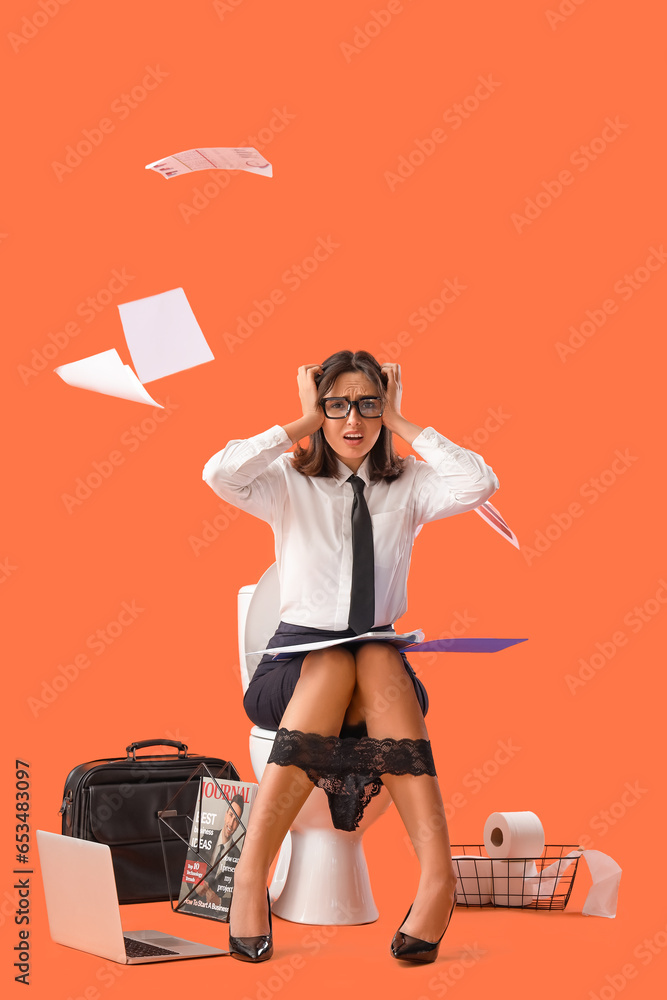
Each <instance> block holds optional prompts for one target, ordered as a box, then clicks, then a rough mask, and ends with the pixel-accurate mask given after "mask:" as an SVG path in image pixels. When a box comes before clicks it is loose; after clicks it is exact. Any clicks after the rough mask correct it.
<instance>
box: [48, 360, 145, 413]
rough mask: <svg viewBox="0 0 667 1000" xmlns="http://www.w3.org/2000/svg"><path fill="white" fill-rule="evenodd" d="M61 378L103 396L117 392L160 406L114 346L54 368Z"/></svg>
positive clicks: (120, 395)
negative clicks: (125, 363)
mask: <svg viewBox="0 0 667 1000" xmlns="http://www.w3.org/2000/svg"><path fill="white" fill-rule="evenodd" d="M53 370H54V372H55V373H56V375H59V376H60V378H61V379H62V380H63V382H67V384H68V385H72V386H75V387H76V388H77V389H90V390H91V391H92V392H100V393H102V394H103V395H104V396H118V397H119V398H120V399H130V400H132V401H133V402H135V403H146V404H147V405H148V406H159V407H160V409H161V410H163V409H164V406H162V404H161V403H156V402H155V400H154V399H153V397H152V396H150V395H149V394H148V392H147V390H146V389H144V387H143V385H142V384H141V382H140V381H139V379H138V378H137V376H136V375H135V374H134V372H133V371H132V369H131V368H130V366H129V365H124V364H123V362H122V361H121V358H120V355H119V353H118V351H117V350H116V348H115V347H114V348H112V349H111V350H110V351H101V352H100V354H92V355H91V356H90V357H89V358H81V360H80V361H70V363H69V364H66V365H59V366H58V367H57V368H54V369H53Z"/></svg>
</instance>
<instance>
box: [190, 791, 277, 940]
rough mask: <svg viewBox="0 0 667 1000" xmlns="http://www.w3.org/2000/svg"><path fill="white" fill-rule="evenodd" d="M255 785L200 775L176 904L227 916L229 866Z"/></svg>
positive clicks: (231, 882)
mask: <svg viewBox="0 0 667 1000" xmlns="http://www.w3.org/2000/svg"><path fill="white" fill-rule="evenodd" d="M258 787H259V786H258V785H256V784H254V783H252V782H247V781H232V780H231V779H230V778H213V777H209V776H203V777H202V778H201V779H200V784H199V791H198V793H197V804H196V806H195V812H194V817H193V822H192V830H191V831H190V842H189V845H188V853H187V856H186V860H185V868H184V869H183V879H182V882H181V889H180V892H179V896H178V905H177V907H176V909H177V910H178V911H179V913H189V914H191V915H192V916H196V917H209V918H210V919H212V920H221V921H223V923H228V922H229V907H230V904H231V901H232V892H233V889H234V869H235V868H236V863H237V861H238V859H239V857H240V856H241V849H242V847H243V841H244V838H245V833H246V828H247V825H248V818H249V816H250V812H251V810H252V804H253V802H254V800H255V796H256V794H257V789H258Z"/></svg>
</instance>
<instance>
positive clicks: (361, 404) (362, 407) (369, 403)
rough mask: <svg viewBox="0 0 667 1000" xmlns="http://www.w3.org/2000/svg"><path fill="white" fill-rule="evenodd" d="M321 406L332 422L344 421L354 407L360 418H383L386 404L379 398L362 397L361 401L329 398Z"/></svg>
mask: <svg viewBox="0 0 667 1000" xmlns="http://www.w3.org/2000/svg"><path fill="white" fill-rule="evenodd" d="M320 406H321V407H322V409H323V410H324V415H325V417H329V419H330V420H344V418H345V417H346V416H347V415H348V413H349V412H350V410H351V409H352V407H353V406H356V408H357V413H358V414H359V416H360V417H381V416H382V413H383V410H384V403H383V401H382V400H381V399H380V397H379V396H362V397H361V399H348V398H347V396H328V397H327V398H326V399H323V400H322V401H321V403H320Z"/></svg>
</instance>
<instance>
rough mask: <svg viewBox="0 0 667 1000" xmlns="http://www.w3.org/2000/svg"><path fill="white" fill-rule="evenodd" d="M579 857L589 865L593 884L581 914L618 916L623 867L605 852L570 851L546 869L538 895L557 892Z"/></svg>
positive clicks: (538, 887)
mask: <svg viewBox="0 0 667 1000" xmlns="http://www.w3.org/2000/svg"><path fill="white" fill-rule="evenodd" d="M576 857H583V859H584V861H585V862H586V864H587V865H588V871H589V873H590V876H591V879H592V880H593V885H592V886H591V888H590V889H589V890H588V895H587V896H586V902H585V903H584V905H583V907H582V910H581V912H582V913H584V914H585V915H586V916H587V917H615V916H616V908H617V905H618V889H619V886H620V884H621V875H622V874H623V870H622V868H621V867H620V866H619V865H617V864H616V862H615V861H614V859H613V858H610V857H609V855H608V854H603V853H602V851H593V850H586V851H584V850H582V849H581V848H578V849H577V850H575V851H570V853H569V854H566V855H565V856H564V857H562V858H560V859H559V860H558V861H554V863H553V864H551V865H549V866H548V867H547V868H543V869H542V872H541V876H542V877H541V878H540V879H538V880H537V884H535V886H534V894H535V895H536V896H538V898H541V897H542V896H551V895H552V894H553V893H554V892H555V889H556V886H557V884H558V881H559V879H561V878H562V877H563V875H564V874H565V872H566V871H567V869H568V868H569V867H570V865H571V864H572V861H573V859H574V858H576Z"/></svg>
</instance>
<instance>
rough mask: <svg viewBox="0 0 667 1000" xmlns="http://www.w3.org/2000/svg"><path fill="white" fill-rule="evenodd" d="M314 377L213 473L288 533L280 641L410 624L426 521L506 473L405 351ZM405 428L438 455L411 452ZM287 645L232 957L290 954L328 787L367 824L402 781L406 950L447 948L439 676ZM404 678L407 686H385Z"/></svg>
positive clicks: (455, 509) (262, 717)
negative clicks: (305, 867) (279, 879)
mask: <svg viewBox="0 0 667 1000" xmlns="http://www.w3.org/2000/svg"><path fill="white" fill-rule="evenodd" d="M297 381H298V388H299V396H300V399H301V407H302V411H303V415H302V416H301V417H300V418H299V419H298V420H295V421H293V422H291V423H287V424H284V425H282V426H281V425H279V424H276V425H274V426H273V427H271V428H270V429H269V430H267V431H265V432H264V433H262V434H258V435H256V436H255V437H251V438H247V439H245V440H233V441H230V442H229V443H228V444H227V445H226V447H225V448H223V450H222V451H220V452H218V453H217V454H216V455H214V456H213V457H212V458H211V459H210V460H209V461H208V462H207V464H206V466H205V468H204V473H203V478H204V480H205V481H206V482H207V483H208V484H209V486H211V488H212V489H213V490H214V491H215V492H216V493H217V495H218V496H220V497H222V498H223V499H224V500H227V501H228V502H229V503H231V504H233V505H234V506H236V507H240V508H242V509H243V510H246V511H248V512H249V513H251V514H254V515H255V516H256V517H259V518H261V519H262V520H264V521H267V522H268V523H269V524H270V525H271V527H272V529H273V531H274V535H275V543H276V562H277V568H278V576H279V581H280V598H281V606H280V617H281V621H280V625H279V626H278V629H277V630H276V632H275V634H274V636H273V638H272V639H271V640H270V642H269V643H268V646H269V647H271V648H273V647H279V646H292V645H296V644H297V643H307V642H313V641H317V640H329V639H340V638H347V637H350V638H351V639H354V637H355V636H358V635H362V634H364V633H366V632H368V631H378V632H380V631H381V632H386V631H390V632H391V631H393V630H394V629H393V623H394V622H395V621H396V620H397V619H398V618H400V617H401V616H402V615H403V614H404V613H405V611H406V609H407V578H408V570H409V566H410V556H411V552H412V545H413V543H414V539H415V536H416V534H417V533H418V532H419V530H420V528H421V525H423V524H425V523H427V522H429V521H436V520H439V519H441V518H444V517H450V516H452V515H453V514H458V513H461V512H463V511H467V510H472V509H473V508H475V507H477V506H479V504H482V503H484V501H485V500H488V499H489V497H490V496H492V494H493V493H494V492H495V491H496V489H497V488H498V480H497V478H496V476H495V474H494V472H493V469H491V468H490V467H489V466H488V465H486V464H485V462H484V460H483V459H482V458H481V457H480V456H479V455H477V454H476V453H475V452H472V451H468V450H466V449H465V448H461V447H459V446H458V445H456V444H454V443H453V442H452V441H450V440H448V439H447V438H446V437H444V436H443V435H442V434H440V433H438V431H436V430H435V429H434V428H433V427H426V428H421V427H418V426H417V425H416V424H413V423H411V422H410V421H409V420H408V419H406V417H404V416H403V415H402V414H401V376H400V367H399V365H397V364H385V365H382V366H381V367H380V365H379V364H378V362H377V361H376V360H375V358H374V357H373V356H372V355H371V354H369V353H368V352H366V351H356V352H352V351H339V352H337V353H336V354H332V355H331V356H330V357H329V358H327V359H326V361H324V362H323V363H322V364H321V365H303V366H302V367H300V368H299V370H298V376H297ZM393 434H397V435H398V436H399V437H400V438H402V439H403V440H404V441H405V442H407V444H409V445H411V446H412V448H413V449H414V451H416V452H417V454H418V455H419V456H421V459H423V461H420V460H419V459H417V458H415V457H414V456H412V455H410V456H408V457H407V458H401V457H400V456H399V455H398V454H397V453H396V452H395V450H394V447H393V437H392V435H393ZM306 437H309V438H310V441H309V445H308V447H307V448H306V449H304V448H301V447H300V446H299V441H301V440H302V439H303V438H306ZM292 445H297V448H296V449H295V451H294V452H293V453H292V452H288V449H290V448H291V447H292ZM272 656H273V654H272V653H268V654H265V655H264V656H263V657H262V659H261V660H260V663H259V665H258V667H257V670H256V671H255V674H254V676H253V678H252V680H251V682H250V685H249V687H248V690H247V691H246V695H245V698H244V708H245V711H246V713H247V715H248V716H249V718H250V719H251V721H252V722H254V723H255V725H258V726H261V727H262V728H264V729H270V730H276V731H277V732H276V738H275V741H274V746H273V749H272V751H271V755H270V757H269V761H268V763H267V766H266V769H265V771H264V775H263V777H262V780H261V782H260V786H259V791H258V794H257V798H256V800H255V803H254V806H253V811H252V814H251V818H250V821H249V824H248V830H247V833H246V837H245V843H244V847H243V851H242V854H241V857H240V859H239V861H238V865H237V868H236V873H235V876H234V895H233V897H232V907H231V912H230V950H231V951H232V954H233V955H234V956H235V957H237V958H240V959H242V960H245V961H262V960H264V959H266V958H269V957H270V955H271V953H272V937H271V922H270V908H269V907H267V899H268V891H267V888H266V885H267V881H268V875H269V869H270V866H271V863H272V861H273V859H274V857H275V855H276V853H277V851H278V849H279V848H280V845H281V843H282V840H283V838H284V836H285V834H286V833H287V831H288V830H289V827H290V826H291V824H292V822H293V820H294V818H295V817H296V815H297V813H298V812H299V810H300V809H301V806H302V805H303V803H304V802H305V801H306V799H307V797H308V795H309V794H310V792H311V791H312V789H313V787H314V786H315V785H316V784H317V785H318V786H319V787H321V788H323V789H324V790H325V792H326V794H327V796H328V799H329V807H330V811H331V816H332V820H333V823H334V826H336V827H338V828H339V829H343V830H353V829H355V828H356V827H357V826H358V824H359V820H360V818H361V816H362V814H363V811H364V808H365V806H366V805H367V803H368V801H369V800H370V798H371V797H372V796H373V795H374V794H377V792H378V791H379V790H380V788H381V785H382V784H384V785H385V786H386V788H387V789H388V791H389V793H390V795H391V797H392V799H393V801H394V803H395V804H396V807H397V809H398V812H399V815H400V817H401V819H402V821H403V823H404V824H405V827H406V830H407V832H408V834H409V836H410V839H411V841H412V843H413V846H414V848H415V852H416V854H417V857H418V859H419V864H420V870H421V876H420V880H419V886H418V889H417V895H416V897H415V899H414V902H413V904H412V906H411V908H410V910H409V912H408V915H407V917H406V918H405V920H404V921H403V924H402V925H401V927H400V928H399V930H398V931H397V932H396V934H395V935H394V939H393V941H392V944H391V952H392V954H393V955H394V957H395V958H402V959H404V960H406V961H413V962H430V961H433V960H434V959H435V958H436V956H437V950H438V945H439V943H440V940H441V939H442V937H443V935H444V932H445V930H446V929H447V926H448V923H449V919H450V918H451V915H452V912H453V909H454V904H455V899H456V893H455V890H456V876H455V872H454V868H453V865H452V860H451V852H450V844H449V835H448V832H447V822H446V819H445V812H444V806H443V802H442V797H441V794H440V788H439V785H438V779H437V777H436V770H435V766H434V762H433V756H432V753H431V744H430V742H429V739H428V732H427V730H426V725H425V722H424V716H425V715H426V713H427V711H428V697H427V694H426V691H425V689H424V685H423V684H422V683H421V681H420V680H419V679H418V678H417V677H416V675H415V673H414V671H413V669H412V667H411V665H410V663H409V662H408V660H407V657H406V656H405V654H404V653H401V652H399V651H398V650H397V648H396V647H395V646H394V645H393V644H392V643H391V642H383V641H381V640H379V639H378V640H369V641H366V642H363V641H362V642H359V641H357V642H356V643H354V644H351V645H347V644H338V645H335V646H329V647H328V648H323V649H318V650H310V651H308V652H304V653H298V654H296V655H294V656H292V657H291V658H290V659H282V660H274V659H272ZM390 687H391V688H392V689H397V690H398V691H400V692H401V696H400V697H399V698H394V699H393V700H389V699H387V698H383V696H382V695H383V692H386V691H387V690H388V689H389V688H390ZM279 798H280V802H281V810H280V812H277V811H276V809H275V802H276V801H277V800H278V799H279ZM285 802H288V803H289V805H288V806H287V807H286V808H282V804H283V803H285ZM424 829H426V830H429V831H430V832H429V836H428V837H424V836H423V835H422V836H420V831H423V830H424Z"/></svg>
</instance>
